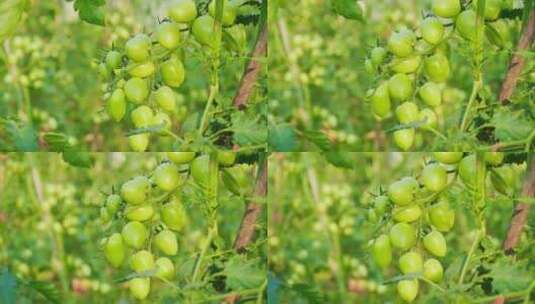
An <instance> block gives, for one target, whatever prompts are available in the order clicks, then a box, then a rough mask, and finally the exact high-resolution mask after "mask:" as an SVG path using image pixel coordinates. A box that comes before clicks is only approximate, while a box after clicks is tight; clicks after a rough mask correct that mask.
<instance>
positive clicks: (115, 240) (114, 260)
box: [104, 233, 125, 268]
mask: <svg viewBox="0 0 535 304" xmlns="http://www.w3.org/2000/svg"><path fill="white" fill-rule="evenodd" d="M104 252H105V254H106V259H107V260H108V262H109V263H110V264H111V265H112V266H113V267H116V268H117V267H119V266H121V264H122V263H123V261H124V256H125V248H124V243H123V238H122V237H121V234H119V233H114V234H112V236H110V238H109V239H108V241H107V242H106V247H105V248H104Z"/></svg>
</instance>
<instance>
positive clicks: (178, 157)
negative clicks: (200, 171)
mask: <svg viewBox="0 0 535 304" xmlns="http://www.w3.org/2000/svg"><path fill="white" fill-rule="evenodd" d="M167 158H169V160H170V161H172V162H173V163H175V164H177V165H183V164H189V163H190V162H191V161H192V160H193V159H194V158H195V152H167Z"/></svg>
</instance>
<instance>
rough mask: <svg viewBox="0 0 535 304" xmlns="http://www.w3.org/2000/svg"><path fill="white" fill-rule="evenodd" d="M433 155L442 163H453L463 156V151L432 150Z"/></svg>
mask: <svg viewBox="0 0 535 304" xmlns="http://www.w3.org/2000/svg"><path fill="white" fill-rule="evenodd" d="M433 156H434V157H435V159H436V160H438V161H439V162H441V163H443V164H447V165H453V164H456V163H458V162H459V161H460V160H461V159H462V158H463V152H434V153H433Z"/></svg>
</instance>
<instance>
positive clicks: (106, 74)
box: [98, 62, 111, 80]
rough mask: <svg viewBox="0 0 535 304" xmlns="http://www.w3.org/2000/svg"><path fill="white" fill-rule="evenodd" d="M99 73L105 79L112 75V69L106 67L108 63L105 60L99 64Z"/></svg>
mask: <svg viewBox="0 0 535 304" xmlns="http://www.w3.org/2000/svg"><path fill="white" fill-rule="evenodd" d="M98 75H99V76H100V77H101V78H102V79H103V80H108V79H109V78H110V76H111V73H110V70H108V68H107V67H106V64H105V63H104V62H102V63H100V64H99V65H98Z"/></svg>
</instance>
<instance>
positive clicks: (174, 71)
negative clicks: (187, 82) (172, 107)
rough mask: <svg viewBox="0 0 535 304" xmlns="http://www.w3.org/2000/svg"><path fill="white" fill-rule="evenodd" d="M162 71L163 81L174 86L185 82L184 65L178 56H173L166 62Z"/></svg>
mask: <svg viewBox="0 0 535 304" xmlns="http://www.w3.org/2000/svg"><path fill="white" fill-rule="evenodd" d="M160 71H161V73H162V78H163V82H164V83H165V84H166V85H168V86H170V87H174V88H177V87H179V86H180V85H181V84H182V83H183V82H184V78H185V76H186V72H185V70H184V65H183V64H182V61H180V60H179V59H178V58H177V57H171V58H170V59H169V60H167V61H166V62H164V63H163V64H162V66H161V68H160Z"/></svg>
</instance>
